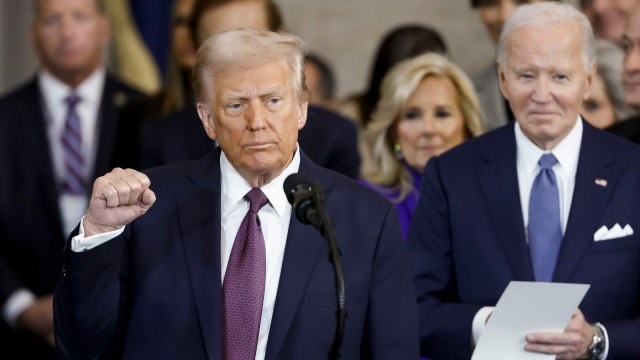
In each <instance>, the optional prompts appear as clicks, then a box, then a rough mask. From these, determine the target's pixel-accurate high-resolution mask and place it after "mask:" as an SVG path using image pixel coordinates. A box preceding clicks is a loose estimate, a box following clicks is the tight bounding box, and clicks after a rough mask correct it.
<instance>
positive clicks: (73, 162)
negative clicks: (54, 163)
mask: <svg viewBox="0 0 640 360" xmlns="http://www.w3.org/2000/svg"><path fill="white" fill-rule="evenodd" d="M65 102H66V103H67V118H66V121H65V124H64V131H63V132H62V136H61V138H60V142H61V144H62V159H63V161H64V169H65V176H64V183H63V185H62V186H63V187H62V189H63V191H64V192H65V193H67V194H73V195H82V194H84V192H85V178H84V155H83V154H82V133H81V132H80V117H78V113H77V111H76V105H77V104H78V102H80V97H79V96H78V95H76V94H75V93H71V94H70V95H69V96H68V97H67V98H66V99H65Z"/></svg>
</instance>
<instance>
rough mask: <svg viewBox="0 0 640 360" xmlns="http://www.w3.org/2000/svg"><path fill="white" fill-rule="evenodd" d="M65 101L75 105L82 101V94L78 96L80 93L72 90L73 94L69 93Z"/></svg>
mask: <svg viewBox="0 0 640 360" xmlns="http://www.w3.org/2000/svg"><path fill="white" fill-rule="evenodd" d="M64 102H66V103H67V105H69V106H75V105H76V104H77V103H79V102H80V96H78V94H76V93H74V92H72V93H71V94H69V96H67V97H66V98H65V99H64Z"/></svg>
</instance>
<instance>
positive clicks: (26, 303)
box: [0, 0, 141, 360]
mask: <svg viewBox="0 0 640 360" xmlns="http://www.w3.org/2000/svg"><path fill="white" fill-rule="evenodd" d="M103 5H104V4H103V3H102V2H101V1H100V0H34V1H33V8H34V13H33V15H34V18H33V22H32V25H31V39H32V41H33V45H34V47H35V50H36V54H37V55H38V58H39V60H40V67H39V70H38V72H37V74H36V75H35V76H34V77H33V79H31V80H30V81H28V82H27V83H26V84H23V85H21V86H20V87H19V88H17V89H15V90H13V91H12V92H10V93H9V94H6V95H5V96H3V97H2V98H0V134H2V138H0V143H2V145H1V146H2V148H1V149H0V203H1V204H2V206H1V207H0V310H1V315H2V316H1V320H0V342H1V343H2V345H1V346H0V359H3V360H11V359H54V358H56V357H55V353H54V351H53V342H54V340H53V305H52V293H53V290H54V288H55V285H56V282H57V280H58V275H59V274H60V269H61V266H62V262H63V253H62V247H63V245H64V240H65V238H66V236H67V235H68V234H69V233H70V232H71V231H72V230H73V228H74V227H75V226H76V225H77V223H78V221H79V220H80V218H81V217H82V215H83V214H84V211H85V209H86V206H87V203H88V200H89V195H90V193H91V187H90V184H91V183H92V182H93V179H95V178H96V177H97V174H103V173H104V172H105V171H107V170H108V169H111V168H113V167H114V166H130V165H132V164H131V163H129V162H128V159H127V158H126V156H127V154H126V152H123V156H125V157H124V158H119V157H118V155H117V153H118V152H120V151H122V150H124V149H126V148H127V147H128V146H129V145H128V144H126V143H122V142H120V139H121V138H120V135H119V134H120V133H123V132H124V133H126V132H128V131H129V124H127V123H126V122H124V121H123V119H122V118H121V117H120V112H121V110H122V107H123V106H125V105H126V104H127V103H128V102H129V101H130V100H132V99H135V98H136V97H138V96H141V94H140V93H139V92H138V91H136V90H134V89H133V88H131V87H130V86H128V85H125V84H124V83H122V82H121V81H120V80H118V79H116V78H115V77H113V76H112V75H110V74H109V73H108V72H107V71H106V68H105V64H104V62H103V59H104V56H105V52H106V49H107V47H108V45H109V40H110V24H109V21H108V20H107V18H106V16H105V13H104V7H103Z"/></svg>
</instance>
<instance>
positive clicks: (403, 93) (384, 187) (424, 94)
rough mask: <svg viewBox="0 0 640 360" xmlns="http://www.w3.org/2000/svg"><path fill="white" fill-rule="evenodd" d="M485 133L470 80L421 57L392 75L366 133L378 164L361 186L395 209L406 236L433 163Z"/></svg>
mask: <svg viewBox="0 0 640 360" xmlns="http://www.w3.org/2000/svg"><path fill="white" fill-rule="evenodd" d="M482 130H483V129H482V120H481V118H480V108H479V106H478V99H477V96H476V94H475V91H474V89H473V85H472V84H471V80H470V79H469V78H468V77H467V75H466V74H465V73H464V72H463V71H462V70H461V69H460V68H458V67H457V66H456V65H455V64H453V63H452V62H451V61H449V60H447V58H445V57H444V56H442V55H439V54H424V55H419V56H417V57H414V58H412V59H409V60H405V61H404V62H401V63H399V64H398V65H396V66H395V67H393V68H392V69H391V70H390V71H389V73H388V74H387V76H386V77H385V79H384V81H383V82H382V88H381V97H380V101H379V102H378V106H377V107H376V110H375V111H374V113H373V117H372V120H371V122H370V123H369V124H368V125H367V128H366V129H365V132H364V137H365V140H366V143H367V145H368V146H369V147H370V151H371V154H372V162H373V166H372V169H371V171H370V172H367V173H365V174H363V180H362V182H363V183H364V184H365V185H367V186H369V187H371V188H372V189H374V190H376V191H377V192H378V193H380V194H382V195H383V196H384V197H386V198H387V199H389V200H390V201H391V202H393V203H394V204H395V205H396V208H397V210H398V215H399V217H400V226H401V228H402V233H403V236H404V237H405V238H406V235H407V232H408V231H409V224H410V221H411V217H412V215H413V211H414V209H415V207H416V204H417V202H418V197H419V196H420V193H419V187H420V179H421V176H422V172H423V171H424V168H425V166H426V164H427V162H428V161H429V159H430V158H431V157H433V156H438V155H440V154H442V153H444V152H445V151H447V150H449V149H451V148H452V147H454V146H456V145H458V144H460V143H462V142H463V141H465V140H467V139H469V138H472V137H476V136H478V135H480V134H481V133H482Z"/></svg>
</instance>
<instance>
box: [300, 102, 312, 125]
mask: <svg viewBox="0 0 640 360" xmlns="http://www.w3.org/2000/svg"><path fill="white" fill-rule="evenodd" d="M308 109H309V100H305V101H303V102H300V103H298V130H300V129H302V128H303V127H304V125H305V124H306V123H307V110H308Z"/></svg>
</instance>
